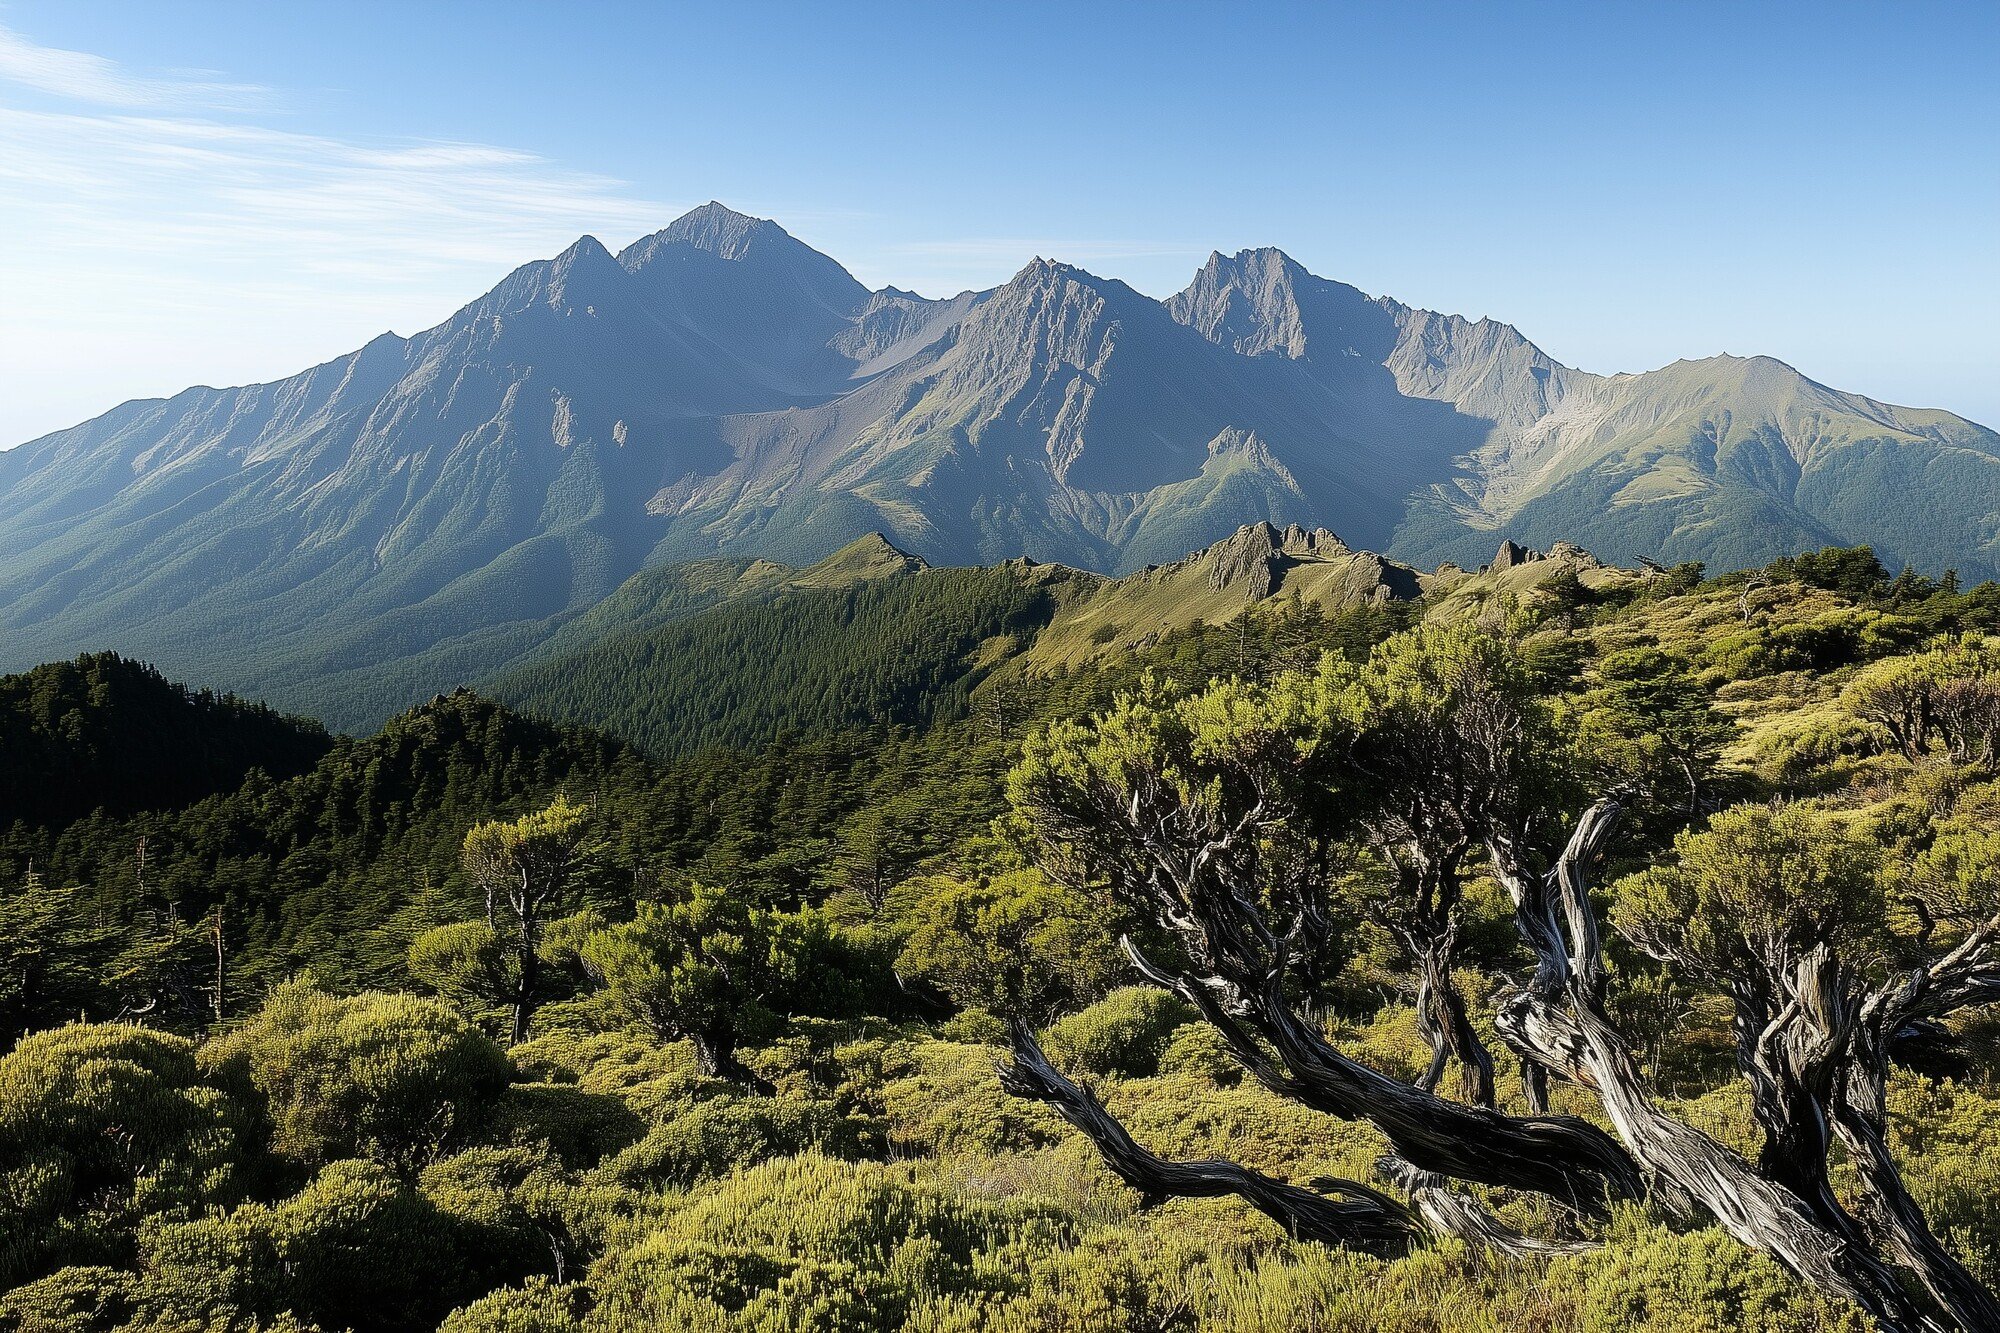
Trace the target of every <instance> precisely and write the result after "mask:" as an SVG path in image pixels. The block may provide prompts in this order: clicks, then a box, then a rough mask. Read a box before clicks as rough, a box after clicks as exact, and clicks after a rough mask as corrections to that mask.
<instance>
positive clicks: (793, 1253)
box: [593, 1156, 1067, 1333]
mask: <svg viewBox="0 0 2000 1333" xmlns="http://www.w3.org/2000/svg"><path fill="white" fill-rule="evenodd" d="M1066 1229H1067V1228H1066V1225H1065V1222H1064V1220H1063V1219H1062V1217H1061V1215H1060V1213H1059V1211H1058V1210H1056V1209H1054V1208H1052V1207H1050V1206H1047V1205H1042V1204H1036V1203H1033V1202H1029V1201H1025V1200H1023V1201H994V1200H987V1199H980V1198H977V1197H971V1196H964V1195H958V1194H954V1193H950V1192H947V1191H945V1190H942V1189H939V1188H938V1187H936V1186H934V1185H928V1184H925V1183H922V1182H920V1181H918V1180H916V1179H914V1178H913V1177H912V1173H910V1172H909V1171H907V1170H906V1169H901V1168H895V1167H882V1166H870V1165H860V1166H849V1165H845V1164H842V1163H836V1162H832V1161H829V1160H827V1159H825V1158H820V1157H811V1156H808V1157H803V1158H799V1159H796V1160H793V1161H789V1162H777V1163H772V1164H770V1165H767V1166H762V1167H758V1168H755V1169H753V1170H751V1171H748V1172H745V1173H744V1174H742V1175H740V1176H738V1177H735V1178H733V1179H731V1180H728V1181H724V1182H721V1183H719V1184H717V1185H714V1186H711V1187H709V1188H708V1189H706V1190H704V1191H703V1192H702V1193H701V1194H699V1195H697V1196H696V1197H695V1198H694V1199H692V1200H690V1201H689V1203H688V1204H687V1205H686V1206H685V1207H683V1208H681V1209H679V1210H678V1211H677V1212H676V1213H675V1214H674V1216H673V1217H672V1219H671V1221H670V1222H669V1224H668V1225H667V1226H665V1227H663V1228H662V1229H661V1230H659V1231H657V1232H655V1233H654V1234H653V1235H652V1236H651V1237H649V1238H647V1239H646V1240H645V1241H643V1242H641V1243H640V1244H638V1245H637V1246H634V1247H633V1248H632V1249H630V1250H628V1251H626V1252H624V1253H622V1254H620V1255H617V1256H615V1257H614V1258H613V1259H612V1260H610V1261H609V1262H608V1263H607V1264H606V1265H605V1266H604V1268H603V1269H602V1270H601V1271H600V1273H599V1274H597V1275H596V1276H595V1277H594V1280H593V1285H594V1286H596V1287H597V1289H598V1296H599V1300H600V1302H601V1304H600V1306H599V1312H598V1313H599V1318H600V1319H602V1320H604V1321H605V1325H606V1326H608V1327H619V1326H623V1327H641V1326H643V1327H652V1328H702V1327H725V1328H730V1329H746V1330H748V1329H769V1330H773V1331H774V1333H775V1331H776V1330H779V1329H795V1328H802V1327H805V1328H815V1329H822V1328H823V1329H839V1330H868V1329H887V1328H899V1327H906V1326H907V1327H917V1328H921V1327H926V1326H930V1327H936V1326H937V1325H935V1324H929V1323H928V1320H930V1319H934V1318H936V1317H937V1316H940V1315H942V1314H943V1313H944V1312H945V1310H947V1309H950V1308H952V1307H953V1306H959V1307H961V1308H964V1307H968V1306H969V1307H970V1308H973V1309H976V1308H978V1305H979V1304H981V1303H983V1302H981V1301H980V1300H979V1298H980V1297H982V1296H985V1297H989V1298H990V1297H991V1296H997V1295H1000V1294H1002V1293H1004V1292H1005V1291H1006V1290H1007V1288H1008V1287H1009V1286H1011V1285H1012V1283H1013V1282H1014V1281H1016V1280H1018V1279H1017V1275H1018V1274H1019V1273H1020V1272H1021V1271H1022V1270H1023V1268H1024V1267H1025V1266H1026V1263H1027V1262H1028V1261H1029V1260H1030V1258H1031V1257H1032V1255H1033V1254H1034V1252H1035V1251H1037V1250H1046V1249H1048V1248H1051V1247H1052V1243H1053V1242H1054V1241H1055V1240H1056V1239H1057V1238H1058V1237H1060V1236H1061V1235H1062V1234H1063V1233H1064V1231H1065V1230H1066Z"/></svg>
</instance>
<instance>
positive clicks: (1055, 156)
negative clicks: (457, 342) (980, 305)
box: [0, 0, 2000, 444]
mask: <svg viewBox="0 0 2000 1333" xmlns="http://www.w3.org/2000/svg"><path fill="white" fill-rule="evenodd" d="M1996 69H2000V5H1995V4H1993V3H1980V4H1957V5H1946V4H1924V3H1903V4H1894V5H1891V4H1880V5H1867V6H1860V5H1854V6H1849V5H1842V4H1814V5H1804V4H1800V5H1790V4H1762V5H1760V4H1748V3H1746V4H1732V5H1703V4H1661V5H1658V6H1640V5H1637V4H1625V3H1600V4H1591V5H1553V4H1550V5H1543V4H1514V3H1491V4H1481V5H1473V4H1463V5H1460V4H1432V3H1422V2H1421V0H1416V2H1413V3H1407V4H1395V5H1387V4H1384V5H1373V4H1371V5H1358V4H1357V5H1296V6H1295V5H1285V4H1267V5H1239V6H1224V5H1221V4H1202V5H1172V4H1164V5H1163V4H1152V5H1137V4H1134V5H1126V4H1116V3H1094V4H1074V3H1073V4H1069V5H1000V4H992V5H978V6H975V5H951V4H946V5H938V4H927V5H907V6H905V5H887V4H875V5H863V4H851V5H833V4H811V5H808V4H799V5H760V4H754V3H735V4H703V5H698V6H682V5H666V4H660V5H639V4H610V3H604V4H590V3H570V4H563V5H556V4H529V3H499V2H495V0H486V2H484V3H443V2H441V0H428V2H413V0H404V2H403V3H400V4H386V3H367V2H358V0H344V2H343V3H340V4H320V5H311V6H307V5H293V4H282V5H276V4H264V3H247V2H241V0H206V2H205V3H200V4H182V3H170V2H167V0H146V2H145V3H89V2H88V0H61V2H60V3H45V2H43V0H0V367H4V369H0V387H4V389H5V392H0V444H12V443H16V442H19V441H20V440H23V439H26V438H29V437H31V436H33V435H35V434H38V433H40V432H42V431H46V430H50V429H55V428H58V427H61V426H64V425H68V424H71V423H73V422H74V421H76V420H79V419H82V418H85V417H88V416H91V415H94V414H96V413H97V412H100V411H102V410H104V409H105V408H107V407H110V406H112V405H113V404H115V403H117V402H119V401H122V400H124V399H126V398H131V397H138V396H147V395H155V394H164V393H171V392H173V391H175V390H176V389H179V388H181V387H183V386H184V385H187V384H190V383H210V384H229V383H242V382H247V381H254V380H260V379H270V378H275V377H278V376H281V375H284V374H287V373H289V372H291V371H294V370H297V369H300V368H302V367H304V366H305V365H308V364H311V363H313V362H315V361H319V360H324V359H326V358H328V357H330V356H333V355H336V354H338V353H340V352H342V351H345V350H348V349H349V348H352V347H354V346H356V345H358V344H360V343H361V342H363V341H365V340H366V339H367V338H368V337H370V336H372V335H373V334H375V333H378V332H380V331H381V330H383V329H385V328H393V329H395V330H396V331H398V332H401V333H410V332H414V331H415V330H417V329H419V328H422V327H425V326H427V325H429V324H432V323H435V322H436V321H437V320H439V319H441V318H443V317H444V316H445V315H447V314H448V313H449V312H450V311H451V310H452V309H454V308H455V307H456V306H458V305H460V304H462V303H463V302H465V301H467V300H469V299H471V298H472V297H474V296H476V295H477V294H479V293H480V292H481V291H483V290H485V289H486V288H487V287H489V286H490V285H492V283H493V282H494V281H496V280H497V279H498V278H499V277H500V276H501V275H502V274H504V273H505V272H506V271H507V270H508V269H510V268H512V267H514V266H515V265H517V264H519V263H522V262H525V261H527V260H530V259H533V258H537V257H540V256H544V255H548V254H553V253H555V252H556V251H558V250H560V249H561V248H562V247H563V246H564V245H566V244H567V243H568V242H569V241H570V240H572V239H574V238H575V236H576V235H577V234H579V233H582V232H585V231H589V232H592V233H594V234H596V235H598V236H599V237H600V238H601V239H603V240H604V241H605V242H606V243H608V244H611V245H613V246H614V247H615V246H616V245H619V244H622V243H623V242H625V241H627V240H629V239H631V238H632V237H634V236H637V235H640V234H642V233H644V232H646V231H650V230H653V229H655V228H657V227H659V226H661V225H664V224H665V223H666V222H667V221H669V220H671V219H672V218H673V217H674V216H676V215H677V214H679V213H680V212H682V211H684V210H685V209H687V208H688V207H691V206H693V205H694V204H697V203H700V202H702V201H704V200H706V199H709V198H719V199H721V200H723V201H724V202H725V203H728V204H730V205H731V206H733V207H736V208H739V209H742V210H744V211H746V212H753V213H758V214H761V215H764V216H769V217H774V218H777V219H778V220H779V221H780V222H782V223H783V224H784V225H785V226H786V227H787V228H789V229H790V230H791V231H792V232H793V233H794V234H796V235H798V236H799V237H801V238H802V239H804V240H806V241H808V242H809V243H811V244H813V245H815V246H817V247H818V248H820V249H822V250H825V251H826V252H828V253H829V254H832V255H833V256H834V257H836V258H838V259H840V260H841V261H842V262H844V263H846V264H847V265H848V266H849V268H851V269H852V270H853V271H854V272H855V274H856V276H858V277H860V278H861V279H863V280H864V281H866V282H868V283H870V284H871V285H879V284H883V283H894V284H896V285H898V286H903V287H913V288H915V289H917V290H919V291H922V292H924V293H926V294H929V295H940V294H945V293H949V292H952V291H956V290H959V289H961V288H965V287H983V286H990V285H992V284H994V283H998V282H1001V281H1004V280H1005V279H1006V278H1007V277H1008V276H1009V275H1010V274H1011V273H1013V272H1014V271H1015V270H1016V269H1018V268H1019V267H1020V265H1021V264H1022V263H1023V262H1025V261H1026V260H1027V259H1028V258H1030V257H1031V256H1033V255H1035V254H1045V255H1052V256H1054V257H1057V258H1061V259H1065V260H1068V261H1070V262H1072V263H1076V264H1080V265H1082V266H1084V267H1086V268H1089V269H1091V270H1093V271H1095V272H1099V273H1103V274H1107V275H1111V276H1116V277H1121V278H1124V279H1125V280H1127V281H1128V282H1130V283H1132V284H1133V285H1134V286H1135V287H1138V288H1139V289H1140V290H1142V291H1146V292H1149V293H1152V294H1154V295H1165V294H1167V293H1169V292H1171V291H1174V290H1176V289H1177V288H1179V287H1181V286H1182V285H1184V284H1185V282H1186V280H1187V278H1188V276H1189V275H1190V274H1191V273H1192V272H1193V270H1194V269H1195V268H1196V267H1197V266H1198V265H1199V264H1200V262H1201V260H1202V259H1203V258H1204V257H1205V256H1206V254H1207V253H1208V251H1209V250H1210V249H1216V248H1219V249H1223V250H1233V249H1237V248H1240V247H1243V246H1250V245H1261V244H1275V245H1279V246H1282V247H1283V248H1285V249H1286V250H1288V251H1289V252H1290V253H1291V254H1293V255H1294V256H1295V257H1297V258H1298V259H1299V260H1300V261H1301V262H1303V263H1304V264H1306V266H1307V267H1309V268H1311V269H1313V270H1314V271H1315V272H1318V273H1321V274H1324V275H1326V276H1329V277H1335V278H1340V279H1343V280H1345V281H1348V282H1352V283H1354V284H1356V285H1357V286H1359V287H1361V288H1363V289H1365V290H1367V291H1369V292H1378V293H1383V292H1386V293H1388V294H1390V295H1393V296H1396V297H1398V298H1399V299H1402V300H1405V301H1409V302H1412V303H1414V304H1419V305H1425V306H1430V307H1433V308H1436V309H1442V310H1449V311H1456V312H1459V313H1462V314H1466V315H1469V316H1479V315H1491V316H1493V317H1495V318H1498V319H1504V320H1506V321H1508V322H1510V323H1512V324H1515V325H1516V326H1518V327H1519V328H1521V329H1522V331H1523V332H1525V333H1526V334H1528V336H1530V337H1531V338H1534V339H1535V340H1536V341H1537V342H1539V343H1540V344H1541V345H1542V346H1543V347H1545V348H1546V349H1547V350H1548V351H1549V352H1550V353H1551V354H1552V355H1554V356H1556V357H1558V358H1559V359H1561V360H1564V361H1567V362H1570V363H1572V364H1575V365H1581V366H1583V367H1585V368H1587V369H1590V370H1597V371H1615V370H1641V369H1647V368H1651V367H1653V366H1657V365H1660V364H1663V363H1665V362H1668V361H1671V360H1673V359H1675V358H1677V357H1681V356H1702V355H1709V354H1712V353H1716V352H1723V351H1729V352H1736V353H1751V352H1763V353H1768V354H1771V355H1774V356H1778V357H1781V358H1783V359H1785V360H1787V361H1790V362H1792V363H1793V364H1794V365H1797V366H1798V367H1799V368H1800V369H1802V370H1804V371H1805V372H1806V373H1807V374H1809V375H1812V376H1814V377H1815V378H1818V379H1821V380H1824V381H1826V382H1827V383H1830V384H1834V385H1836V386H1838V387H1841V388H1846V389H1854V390H1858V391H1861V392H1866V393H1870V394H1873V395H1875V396H1877V397H1880V398H1886V399H1889V400H1891V401H1895V402H1901V403H1907V404H1915V405H1922V406H1938V407H1947V408H1951V409H1952V410H1955V411H1958V412H1962V413H1964V414H1966V415H1968V416H1972V417H1974V418H1976V419H1980V420H1983V421H1985V422H1987V423H1989V424H1993V425H1996V426H2000V317H1996V316H2000V79H1996V77H1995V70H1996Z"/></svg>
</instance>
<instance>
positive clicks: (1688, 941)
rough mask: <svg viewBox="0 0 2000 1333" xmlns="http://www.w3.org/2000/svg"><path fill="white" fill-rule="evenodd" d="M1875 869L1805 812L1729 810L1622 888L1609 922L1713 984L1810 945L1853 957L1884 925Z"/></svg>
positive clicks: (1843, 835)
mask: <svg viewBox="0 0 2000 1333" xmlns="http://www.w3.org/2000/svg"><path fill="white" fill-rule="evenodd" d="M1880 862H1881V853H1880V849H1879V848H1878V847H1877V846H1876V844H1874V843H1873V842H1871V841H1869V840H1868V839H1865V838H1862V837H1858V836H1856V835H1854V834H1853V833H1850V832H1847V831H1846V830H1844V829H1842V828H1841V827H1840V826H1839V825H1838V824H1836V823H1834V822H1832V821H1831V820H1829V819H1827V818H1826V817H1825V816H1823V815H1820V814H1818V813H1816V812H1814V811H1812V810H1810V809H1808V808H1806V807H1803V806H1796V805H1793V806H1783V807H1779V808H1776V809H1773V808H1771V807H1769V806H1737V807H1735V808H1733V809H1730V810H1726V811H1724V812H1723V813H1721V814H1719V815H1717V816H1715V817H1714V818H1713V819H1711V820H1710V821H1709V822H1708V826H1707V828H1706V829H1705V830H1704V831H1702V832H1699V833H1696V832H1687V833H1682V834H1681V835H1680V836H1678V837H1677V838H1675V839H1674V860H1673V861H1672V862H1671V863H1668V864H1663V865H1659V866H1655V867H1653V868H1652V869H1650V870H1646V871H1643V872H1641V873H1640V874H1637V875H1632V876H1628V877H1627V878H1626V879H1624V880H1622V881H1621V882H1620V883H1619V884H1618V886H1617V890H1616V895H1617V900H1616V905H1615V906H1614V908H1613V918H1612V919H1613V921H1614V923H1615V924H1616V925H1617V927H1618V929H1619V930H1620V931H1621V932H1622V933H1624V934H1625V935H1627V936H1629V937H1631V938H1634V939H1638V940H1642V941H1647V942H1650V943H1654V944H1657V945H1658V947H1659V949H1660V951H1661V953H1662V954H1664V955H1669V956H1671V957H1673V958H1674V959H1675V961H1677V962H1680V963H1682V964H1684V965H1686V966H1690V967H1693V968H1695V969H1696V970H1697V971H1699V972H1701V973H1703V974H1704V975H1705V976H1707V977H1709V978H1711V979H1717V980H1720V979H1723V978H1726V977H1727V976H1729V975H1731V974H1734V973H1737V972H1740V971H1742V970H1744V969H1750V970H1753V971H1754V970H1756V969H1759V968H1762V967H1764V966H1767V965H1769V964H1768V963H1767V960H1775V959H1783V958H1797V957H1801V956H1803V955H1804V954H1806V953H1807V952H1809V951H1810V950H1811V949H1812V948H1813V947H1814V946H1815V945H1816V944H1817V943H1819V942H1820V941H1827V942H1829V943H1831V944H1833V945H1834V946H1835V948H1836V949H1837V950H1851V951H1855V952H1857V953H1861V952H1862V951H1863V950H1864V948H1865V946H1866V943H1867V941H1868V940H1869V939H1870V937H1871V936H1872V935H1874V934H1875V933H1876V932H1878V931H1879V929H1880V927H1881V925H1882V923H1883V921H1884V919H1885V917H1884V903H1883V897H1882V885H1881V881H1880V879H1879V878H1878V877H1877V874H1876V868H1877V866H1878V865H1879V864H1880ZM1863 956H1865V954H1864V955H1863Z"/></svg>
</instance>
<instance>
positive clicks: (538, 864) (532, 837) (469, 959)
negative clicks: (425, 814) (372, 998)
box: [410, 795, 594, 1045]
mask: <svg viewBox="0 0 2000 1333" xmlns="http://www.w3.org/2000/svg"><path fill="white" fill-rule="evenodd" d="M589 813H590V812H589V810H588V809H587V808H585V807H584V806H581V805H577V804H576V803H575V802H573V801H571V800H570V799H569V798H568V797H566V796H560V795H559V796H557V797H556V799H555V800H554V801H552V802H550V803H549V804H548V805H547V806H546V807H544V808H543V809H540V810H536V811H534V812H532V813H530V814H525V815H522V816H521V817H520V818H519V819H512V820H497V819H495V820H487V821H486V822H484V823H481V824H475V825H473V827H472V828H471V829H470V830H469V831H468V832H467V833H466V835H465V846H464V850H463V852H462V859H463V863H464V867H465V875H466V878H467V879H469V880H470V881H471V882H472V884H473V887H474V888H476V889H477V890H479V891H480V893H482V894H483V895H484V896H485V899H486V916H485V919H484V920H474V921H462V922H459V923H457V924H456V925H450V926H440V927H438V928H436V929H434V930H430V931H426V932H425V933H423V934H422V935H419V936H417V938H416V939H414V940H412V941H411V942H410V971H411V974H412V975H414V976H415V977H416V978H417V979H418V980H419V981H421V982H423V983H425V984H426V985H428V986H430V987H431V988H432V989H433V990H435V991H437V992H438V993H439V994H441V995H445V996H448V997H452V998H456V999H458V1000H459V1001H460V1002H461V1003H463V1002H465V1001H468V1000H470V1001H480V1002H483V1003H484V1004H487V1005H505V1006H506V1007H507V1008H508V1010H509V1011H510V1015H511V1016H510V1019H509V1025H508V1033H509V1040H510V1042H511V1043H512V1044H515V1045H519V1044H520V1043H521V1042H522V1041H523V1040H525V1039H526V1037H527V1035H528V1021H529V1019H531V1018H532V1017H533V1016H534V1012H535V1010H536V1009H537V1008H539V1007H540V1006H541V1004H542V1002H543V1001H544V1000H546V999H548V998H549V994H550V991H551V989H552V985H551V983H552V980H553V976H552V973H551V969H550V968H549V966H548V963H549V962H550V959H548V958H547V957H546V956H545V955H546V952H547V945H548V943H549V942H548V941H547V940H546V939H545V936H546V934H547V932H548V930H549V928H550V926H551V925H552V924H553V923H552V920H551V918H552V917H554V916H555V915H556V914H557V913H559V912H560V911H561V910H562V908H563V906H564V904H565V900H566V899H567V898H568V897H569V896H570V895H571V894H572V892H573V889H572V884H573V881H574V880H576V879H577V878H578V877H579V875H580V873H581V872H582V871H583V869H584V867H585V866H586V864H587V863H588V861H589V860H590V858H591V855H592V853H593V850H594V849H593V848H592V847H591V846H590V845H589V844H588V841H587V839H588V837H589V831H588V825H587V823H586V821H587V818H588V816H589ZM572 933H574V932H572Z"/></svg>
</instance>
